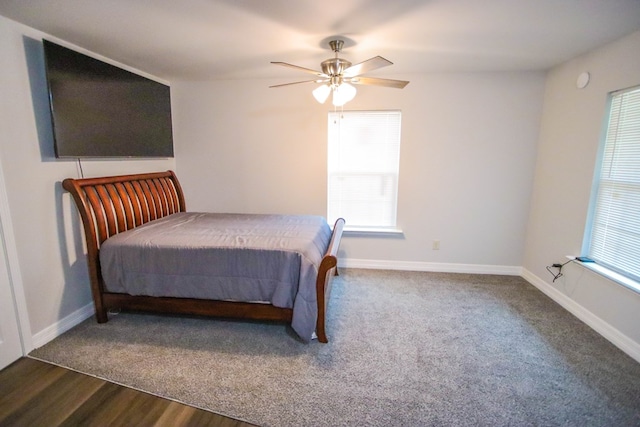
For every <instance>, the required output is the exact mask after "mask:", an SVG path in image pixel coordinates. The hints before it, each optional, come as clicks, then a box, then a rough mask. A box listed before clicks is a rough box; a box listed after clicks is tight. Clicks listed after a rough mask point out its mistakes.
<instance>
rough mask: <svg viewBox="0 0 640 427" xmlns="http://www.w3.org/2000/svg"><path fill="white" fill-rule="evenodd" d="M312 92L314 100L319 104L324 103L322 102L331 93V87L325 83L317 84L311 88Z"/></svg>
mask: <svg viewBox="0 0 640 427" xmlns="http://www.w3.org/2000/svg"><path fill="white" fill-rule="evenodd" d="M312 93H313V97H314V98H315V99H316V101H318V102H319V103H320V104H324V102H325V101H326V100H327V98H328V97H329V93H331V88H330V87H329V86H327V85H322V86H318V87H317V88H315V89H314V90H313V92H312Z"/></svg>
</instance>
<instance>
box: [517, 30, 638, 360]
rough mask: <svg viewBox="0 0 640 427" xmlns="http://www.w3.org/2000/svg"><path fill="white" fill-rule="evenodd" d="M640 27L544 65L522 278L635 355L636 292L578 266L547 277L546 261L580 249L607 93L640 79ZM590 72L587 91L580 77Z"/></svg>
mask: <svg viewBox="0 0 640 427" xmlns="http://www.w3.org/2000/svg"><path fill="white" fill-rule="evenodd" d="M638 52H640V32H636V33H633V34H631V35H629V36H628V37H625V38H623V39H621V40H618V41H616V42H614V43H612V44H610V45H607V46H605V47H603V48H601V49H597V50H594V51H592V52H590V53H588V54H585V55H583V56H580V57H578V58H575V59H574V60H571V61H568V62H566V63H565V64H562V65H560V66H558V67H556V68H554V69H553V70H551V71H550V73H549V76H548V78H547V83H546V91H545V98H544V110H543V117H542V124H541V128H540V141H539V144H538V160H537V166H536V174H535V187H534V188H535V190H534V193H533V197H532V206H531V214H530V220H529V225H528V231H527V240H526V253H525V258H524V264H523V266H524V268H525V277H527V278H528V279H529V280H530V281H531V282H532V283H534V284H536V286H538V287H540V288H541V289H543V290H544V291H545V292H547V293H548V294H549V295H551V296H552V297H554V298H555V299H556V300H557V301H559V302H560V303H562V304H563V305H565V307H567V308H569V309H570V310H572V311H573V312H574V313H576V314H578V316H579V317H581V318H582V319H583V320H585V321H586V322H587V323H589V324H590V325H591V326H593V327H594V328H595V329H597V330H599V331H600V332H602V333H603V334H604V335H605V336H607V338H609V339H611V340H612V341H614V342H616V344H618V345H619V346H620V347H622V348H624V349H625V350H626V351H627V352H629V353H630V354H632V355H634V357H636V358H637V359H638V360H640V327H639V325H640V294H638V293H635V292H632V291H630V290H628V289H626V288H623V287H621V286H620V285H618V284H616V283H614V282H612V281H609V280H607V279H604V278H603V277H601V276H599V275H597V274H594V273H592V272H590V271H586V270H585V269H584V268H582V267H580V266H578V265H572V264H570V265H568V266H567V267H566V268H565V269H563V273H564V277H562V278H560V279H558V280H557V281H556V282H555V283H552V279H553V278H552V276H551V275H550V274H549V273H548V272H547V271H546V270H545V266H547V265H551V264H552V263H562V262H565V261H566V258H565V255H580V249H581V246H582V240H583V233H584V228H585V222H586V216H587V210H588V206H589V197H590V194H591V184H592V180H593V173H594V167H595V162H596V154H597V150H598V146H599V143H600V136H601V134H602V128H603V124H604V119H605V113H606V102H607V94H608V93H609V92H611V91H615V90H618V89H622V88H626V87H630V86H634V85H639V84H640V55H638ZM583 71H587V72H589V73H591V82H590V83H589V85H588V86H587V87H586V88H585V89H577V88H576V85H575V82H576V79H577V77H578V75H579V74H580V73H581V72H583Z"/></svg>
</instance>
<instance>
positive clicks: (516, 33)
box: [0, 0, 640, 81]
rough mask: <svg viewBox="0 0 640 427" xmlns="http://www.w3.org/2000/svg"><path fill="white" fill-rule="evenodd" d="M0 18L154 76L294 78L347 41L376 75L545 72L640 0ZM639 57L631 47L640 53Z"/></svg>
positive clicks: (259, 7) (8, 4)
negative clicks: (378, 66)
mask: <svg viewBox="0 0 640 427" xmlns="http://www.w3.org/2000/svg"><path fill="white" fill-rule="evenodd" d="M0 15H4V16H5V17H8V18H10V19H12V20H15V21H18V22H21V23H24V24H26V25H28V26H30V27H33V28H35V29H38V30H41V31H43V32H45V33H47V34H50V35H52V36H54V37H56V38H59V39H61V40H64V41H65V42H68V43H71V44H74V45H76V46H79V47H80V48H83V49H87V50H89V51H91V52H95V53H97V54H99V55H102V56H105V57H107V58H110V59H112V60H115V61H118V62H121V63H123V64H126V65H128V66H131V67H134V68H137V69H139V70H142V71H144V72H147V73H150V74H153V75H155V76H157V77H160V78H162V79H165V80H168V81H172V80H184V79H188V80H210V79H255V78H276V77H277V78H283V79H287V80H292V79H294V80H295V79H296V78H297V77H305V78H306V75H304V76H301V75H300V73H299V72H298V71H296V70H292V69H287V68H284V67H277V66H275V65H271V64H270V61H283V62H289V63H293V64H296V65H300V66H303V67H307V68H312V69H319V67H320V65H319V64H320V62H321V61H322V60H324V59H327V58H330V57H332V56H333V53H332V52H331V51H330V49H329V47H328V44H327V42H328V40H330V39H333V38H335V36H340V38H342V39H344V40H345V48H344V49H343V52H342V54H341V55H340V56H341V57H343V58H345V59H348V60H349V61H351V62H353V63H354V64H355V63H357V62H360V61H363V60H365V59H368V58H370V57H372V56H375V55H381V56H383V57H385V58H387V59H389V60H391V61H392V62H394V66H392V67H386V68H384V69H382V70H380V71H376V72H374V73H373V74H382V75H391V76H393V74H407V73H424V72H451V71H496V70H544V69H548V68H550V67H552V66H554V65H556V64H559V63H561V62H563V61H565V60H567V59H570V58H572V57H575V56H577V55H579V54H581V53H584V52H586V51H588V50H591V49H593V48H595V47H598V46H601V45H604V44H606V43H608V42H611V41H613V40H615V39H617V38H620V37H622V36H624V35H626V34H629V33H632V32H634V31H637V30H640V0H322V1H307V0H296V1H293V0H180V1H176V0H26V1H25V0H0ZM636 54H637V52H636Z"/></svg>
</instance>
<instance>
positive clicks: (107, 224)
mask: <svg viewBox="0 0 640 427" xmlns="http://www.w3.org/2000/svg"><path fill="white" fill-rule="evenodd" d="M62 187H63V188H64V189H65V190H67V191H68V192H70V193H71V195H72V196H73V199H74V201H75V203H76V206H77V207H78V210H79V211H80V216H81V217H82V223H83V225H84V231H85V237H86V239H87V249H88V250H91V249H90V248H92V247H95V249H98V248H99V247H100V245H101V244H102V242H104V241H105V240H107V238H109V237H111V236H113V235H114V234H117V233H120V232H121V231H126V230H130V229H132V228H135V227H137V226H139V225H141V224H144V223H146V222H149V221H152V220H154V219H158V218H162V217H165V216H167V215H170V214H172V213H176V212H184V211H185V210H186V208H185V203H184V195H183V193H182V188H181V187H180V183H179V182H178V178H177V177H176V175H175V173H173V171H166V172H155V173H146V174H136V175H121V176H111V177H101V178H83V179H72V178H67V179H65V180H64V181H62Z"/></svg>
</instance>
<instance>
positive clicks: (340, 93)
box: [333, 83, 357, 107]
mask: <svg viewBox="0 0 640 427" xmlns="http://www.w3.org/2000/svg"><path fill="white" fill-rule="evenodd" d="M356 92H357V91H356V88H355V87H353V86H351V85H350V84H349V83H342V84H341V85H340V86H338V87H337V88H335V89H334V90H333V105H335V106H336V107H342V106H343V105H344V104H346V103H347V102H349V101H351V100H352V99H353V98H355V96H356Z"/></svg>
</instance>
